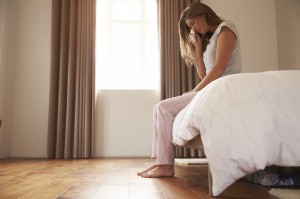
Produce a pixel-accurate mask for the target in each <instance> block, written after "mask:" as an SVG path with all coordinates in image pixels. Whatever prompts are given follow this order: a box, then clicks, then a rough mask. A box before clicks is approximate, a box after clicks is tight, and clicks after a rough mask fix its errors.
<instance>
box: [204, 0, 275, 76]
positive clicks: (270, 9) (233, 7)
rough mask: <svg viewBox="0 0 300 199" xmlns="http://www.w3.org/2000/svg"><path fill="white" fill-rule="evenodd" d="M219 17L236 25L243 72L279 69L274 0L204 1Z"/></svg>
mask: <svg viewBox="0 0 300 199" xmlns="http://www.w3.org/2000/svg"><path fill="white" fill-rule="evenodd" d="M202 2H203V3H206V4H207V5H209V6H210V7H211V8H212V9H213V10H214V11H215V12H216V13H217V15H219V16H220V17H222V18H224V19H225V20H229V21H232V22H234V23H235V24H236V26H237V28H238V30H239V34H240V38H241V50H242V63H243V72H261V71H267V70H277V69H278V55H277V33H276V12H275V1H274V0H263V1H261V0H251V1H247V0H226V1H219V0H203V1H202Z"/></svg>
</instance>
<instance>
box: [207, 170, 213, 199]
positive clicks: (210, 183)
mask: <svg viewBox="0 0 300 199" xmlns="http://www.w3.org/2000/svg"><path fill="white" fill-rule="evenodd" d="M208 195H209V196H213V193H212V177H211V172H210V169H209V165H208Z"/></svg>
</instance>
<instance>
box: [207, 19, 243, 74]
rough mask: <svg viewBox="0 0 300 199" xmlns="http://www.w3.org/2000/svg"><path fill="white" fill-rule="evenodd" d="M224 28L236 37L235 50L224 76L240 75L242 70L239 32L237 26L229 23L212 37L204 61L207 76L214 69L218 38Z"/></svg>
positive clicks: (217, 30)
mask: <svg viewBox="0 0 300 199" xmlns="http://www.w3.org/2000/svg"><path fill="white" fill-rule="evenodd" d="M223 26H226V27H227V28H229V29H230V30H231V31H232V32H234V34H235V35H236V38H237V40H236V43H235V45H234V49H233V51H232V55H231V58H230V60H229V62H228V66H227V67H226V70H225V71H224V73H223V74H222V76H225V75H230V74H235V73H240V72H241V70H242V58H241V49H240V38H239V34H238V31H237V28H236V26H235V25H234V24H233V23H232V22H229V21H224V22H222V23H221V24H220V25H219V26H218V28H217V29H216V31H215V32H214V34H213V35H212V37H211V38H210V40H209V44H208V45H207V48H206V51H205V52H204V54H203V61H204V64H205V68H206V74H208V73H209V72H210V70H211V69H212V68H213V66H214V64H215V57H216V49H217V38H218V35H219V34H220V32H221V29H222V27H223Z"/></svg>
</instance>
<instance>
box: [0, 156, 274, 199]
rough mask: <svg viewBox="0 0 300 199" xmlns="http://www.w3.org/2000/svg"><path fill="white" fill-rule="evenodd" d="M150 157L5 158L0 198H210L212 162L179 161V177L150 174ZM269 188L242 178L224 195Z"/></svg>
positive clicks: (263, 192) (264, 194) (243, 198)
mask: <svg viewBox="0 0 300 199" xmlns="http://www.w3.org/2000/svg"><path fill="white" fill-rule="evenodd" d="M153 163H154V162H153V160H150V159H132V160H130V159H123V160H122V159H115V160H114V159H82V160H44V159H8V160H0V199H16V198H19V199H41V198H42V199H48V198H49V199H53V198H57V199H96V198H97V199H98V198H101V199H102V198H103V199H118V198H120V199H210V198H214V197H210V196H208V176H207V165H192V166H191V165H190V166H182V165H176V166H175V172H176V173H175V177H174V178H157V179H147V178H141V177H139V176H137V175H136V173H137V171H140V170H142V169H145V168H147V167H150V166H151V165H153ZM268 190H269V188H267V187H263V186H260V185H256V184H253V183H249V182H246V181H243V180H240V181H238V182H236V183H234V184H233V185H232V186H230V187H229V188H228V189H226V190H225V191H224V192H223V193H222V194H221V195H220V196H219V197H216V198H220V199H271V198H272V197H271V196H270V195H269V194H268Z"/></svg>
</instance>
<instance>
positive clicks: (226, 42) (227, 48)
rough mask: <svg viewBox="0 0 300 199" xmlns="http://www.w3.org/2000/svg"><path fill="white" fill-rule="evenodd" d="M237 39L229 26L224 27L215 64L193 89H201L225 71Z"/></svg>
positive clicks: (218, 43) (218, 41)
mask: <svg viewBox="0 0 300 199" xmlns="http://www.w3.org/2000/svg"><path fill="white" fill-rule="evenodd" d="M236 39H237V38H236V35H235V34H234V33H233V32H232V31H231V30H230V29H229V28H227V27H222V30H221V32H220V33H219V35H218V38H217V49H216V58H215V64H214V66H213V68H212V69H211V71H210V72H209V73H208V74H207V75H206V76H205V77H204V78H203V79H202V81H201V82H200V83H199V84H198V85H197V86H196V87H195V88H194V89H193V91H200V90H201V89H203V88H204V87H205V86H206V85H208V84H209V83H210V82H212V81H214V80H216V79H217V78H219V77H220V76H221V75H222V74H223V73H224V71H225V69H226V67H227V65H228V62H229V60H230V57H231V54H232V51H233V48H234V45H235V42H236ZM202 62H203V58H202ZM203 65H204V64H203Z"/></svg>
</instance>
